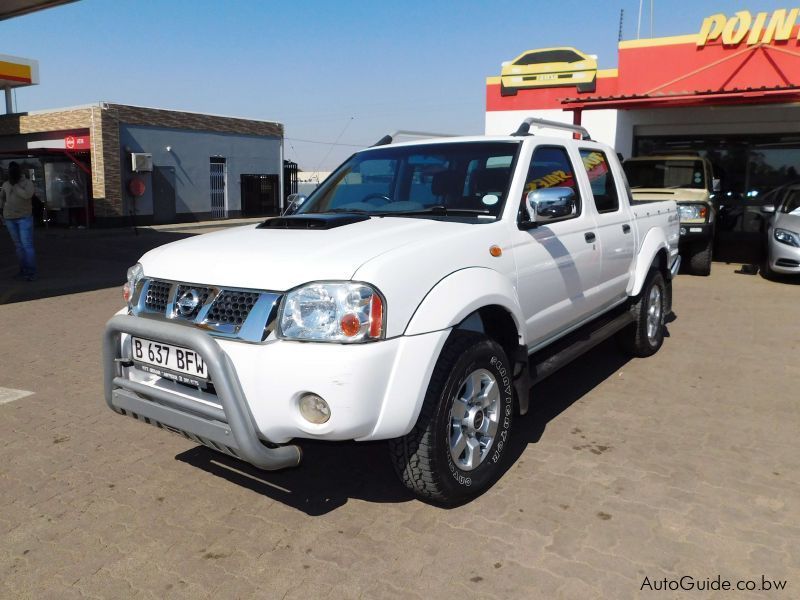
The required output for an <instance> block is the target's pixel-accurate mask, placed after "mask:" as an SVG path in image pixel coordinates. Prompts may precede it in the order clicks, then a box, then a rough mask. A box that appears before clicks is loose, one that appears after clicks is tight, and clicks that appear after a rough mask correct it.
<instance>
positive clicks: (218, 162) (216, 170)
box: [209, 156, 228, 219]
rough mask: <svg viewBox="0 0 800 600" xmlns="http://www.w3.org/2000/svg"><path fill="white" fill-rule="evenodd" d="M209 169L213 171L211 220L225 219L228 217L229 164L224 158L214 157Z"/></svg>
mask: <svg viewBox="0 0 800 600" xmlns="http://www.w3.org/2000/svg"><path fill="white" fill-rule="evenodd" d="M209 167H210V170H211V218H212V219H225V218H227V217H228V198H227V193H226V189H225V180H226V179H227V164H226V163H225V158H224V157H222V156H212V157H211V158H210V162H209Z"/></svg>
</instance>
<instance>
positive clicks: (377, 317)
mask: <svg viewBox="0 0 800 600" xmlns="http://www.w3.org/2000/svg"><path fill="white" fill-rule="evenodd" d="M385 316H386V306H385V303H384V301H383V297H382V296H381V295H380V293H379V292H378V290H376V289H375V288H373V287H372V286H369V285H367V284H365V283H353V282H349V281H347V282H344V281H343V282H319V283H309V284H307V285H304V286H302V287H299V288H297V289H294V290H292V291H291V292H289V293H287V294H286V296H284V299H283V302H282V303H281V308H280V314H279V316H278V336H279V337H282V338H284V339H287V340H305V341H313V342H343V343H352V342H366V341H370V340H377V339H380V338H382V337H383V335H384V329H385V328H384V322H385Z"/></svg>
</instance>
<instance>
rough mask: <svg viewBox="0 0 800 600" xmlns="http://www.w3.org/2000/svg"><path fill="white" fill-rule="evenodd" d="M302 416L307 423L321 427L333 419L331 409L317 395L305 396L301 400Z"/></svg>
mask: <svg viewBox="0 0 800 600" xmlns="http://www.w3.org/2000/svg"><path fill="white" fill-rule="evenodd" d="M300 414H301V415H303V418H304V419H305V420H306V421H308V422H310V423H314V424H315V425H321V424H322V423H326V422H327V421H328V419H330V418H331V407H330V406H328V403H327V402H325V400H323V399H322V398H320V397H319V396H317V395H316V394H305V395H304V396H303V397H302V398H300Z"/></svg>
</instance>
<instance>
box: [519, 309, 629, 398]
mask: <svg viewBox="0 0 800 600" xmlns="http://www.w3.org/2000/svg"><path fill="white" fill-rule="evenodd" d="M633 321H634V317H633V315H632V314H631V312H630V311H629V310H628V308H627V306H625V307H623V309H622V310H620V309H617V310H615V311H611V313H610V314H609V315H608V316H606V317H601V318H600V319H598V320H597V321H594V322H592V323H589V324H587V325H584V326H583V327H581V328H580V329H577V330H575V331H573V332H572V333H570V334H568V335H566V336H564V337H563V338H562V339H560V340H558V341H557V342H555V343H553V344H552V345H550V346H549V347H547V348H545V349H544V350H540V351H539V352H534V353H533V354H531V355H530V357H529V358H528V364H529V370H530V378H531V385H534V384H536V383H539V382H540V381H542V380H543V379H545V378H546V377H549V376H550V375H552V374H553V373H555V372H556V371H558V370H559V369H560V368H561V367H564V366H566V365H567V364H569V363H571V362H572V361H573V360H575V359H576V358H578V357H579V356H580V355H581V354H584V353H585V352H588V351H589V350H591V349H592V348H594V347H595V346H597V345H598V344H599V343H600V342H602V341H604V340H607V339H608V338H610V337H611V336H612V335H614V334H615V333H617V332H618V331H620V330H622V329H624V328H625V327H627V326H628V325H630V324H631V323H633Z"/></svg>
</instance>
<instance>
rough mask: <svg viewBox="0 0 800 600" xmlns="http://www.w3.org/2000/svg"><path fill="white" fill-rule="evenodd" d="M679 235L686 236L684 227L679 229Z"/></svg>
mask: <svg viewBox="0 0 800 600" xmlns="http://www.w3.org/2000/svg"><path fill="white" fill-rule="evenodd" d="M681 235H686V227H681Z"/></svg>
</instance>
